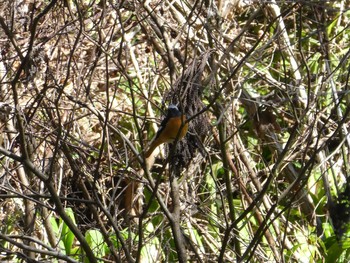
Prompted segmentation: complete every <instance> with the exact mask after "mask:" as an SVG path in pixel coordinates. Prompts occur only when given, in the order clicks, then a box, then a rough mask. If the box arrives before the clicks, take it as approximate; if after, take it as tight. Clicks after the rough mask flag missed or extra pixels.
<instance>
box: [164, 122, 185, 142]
mask: <svg viewBox="0 0 350 263" xmlns="http://www.w3.org/2000/svg"><path fill="white" fill-rule="evenodd" d="M185 121H186V117H185V116H184V115H183V116H182V120H181V118H171V119H169V120H168V122H167V124H166V126H165V128H164V130H163V132H162V133H161V135H160V136H159V137H160V138H159V139H160V140H161V141H162V142H163V143H169V142H173V141H174V140H175V139H176V137H177V136H179V137H178V139H179V140H181V139H182V138H183V137H185V135H186V133H187V131H188V123H185ZM181 125H183V126H182V127H181ZM180 128H181V131H180V134H179V135H178V133H179V130H180Z"/></svg>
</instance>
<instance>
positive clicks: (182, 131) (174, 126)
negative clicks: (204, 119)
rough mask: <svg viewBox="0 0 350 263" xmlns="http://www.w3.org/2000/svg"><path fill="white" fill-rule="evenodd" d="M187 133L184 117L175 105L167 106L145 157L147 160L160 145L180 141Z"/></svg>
mask: <svg viewBox="0 0 350 263" xmlns="http://www.w3.org/2000/svg"><path fill="white" fill-rule="evenodd" d="M187 131H188V123H187V122H186V116H185V115H184V114H182V113H181V112H180V111H179V109H178V108H177V107H176V106H175V105H173V104H171V105H169V107H168V113H167V115H166V117H165V118H164V120H163V121H162V123H161V125H160V127H159V130H158V132H157V134H156V135H155V137H154V139H153V140H152V141H151V145H150V146H149V148H148V150H147V151H146V153H145V157H146V158H148V157H149V156H150V155H151V154H152V152H153V151H154V149H155V148H157V147H158V146H159V145H161V144H162V143H172V142H174V141H175V140H176V139H178V140H181V139H182V138H183V137H185V135H186V133H187Z"/></svg>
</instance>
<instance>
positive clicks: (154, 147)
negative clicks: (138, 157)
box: [145, 141, 159, 158]
mask: <svg viewBox="0 0 350 263" xmlns="http://www.w3.org/2000/svg"><path fill="white" fill-rule="evenodd" d="M158 145H159V144H158V143H156V141H153V142H152V143H151V145H150V146H149V148H148V150H147V151H146V152H145V157H146V158H148V157H150V156H151V154H152V153H153V151H154V150H155V149H156V148H157V147H158Z"/></svg>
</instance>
